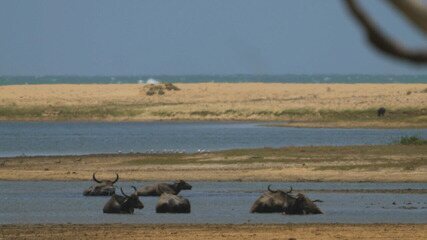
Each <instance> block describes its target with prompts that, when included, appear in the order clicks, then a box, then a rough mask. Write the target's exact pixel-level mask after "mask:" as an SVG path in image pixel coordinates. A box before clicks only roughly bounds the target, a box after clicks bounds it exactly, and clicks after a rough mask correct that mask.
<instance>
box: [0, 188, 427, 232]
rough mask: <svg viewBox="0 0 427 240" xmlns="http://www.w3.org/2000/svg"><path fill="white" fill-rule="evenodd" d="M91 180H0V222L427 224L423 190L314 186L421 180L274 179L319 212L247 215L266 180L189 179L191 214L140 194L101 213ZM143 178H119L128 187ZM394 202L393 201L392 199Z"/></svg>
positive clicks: (101, 200)
mask: <svg viewBox="0 0 427 240" xmlns="http://www.w3.org/2000/svg"><path fill="white" fill-rule="evenodd" d="M90 184H91V183H90V182H44V181H36V182H13V181H0V202H1V203H2V204H0V224H14V223H234V224H239V223H279V224H280V223H427V194H398V193H360V192H351V191H350V192H348V193H333V192H332V193H331V192H329V193H322V192H318V191H316V190H322V189H323V190H342V189H350V190H351V189H353V190H355V191H359V190H361V189H371V190H372V189H382V190H388V189H424V190H425V189H426V188H427V184H425V183H399V184H393V183H273V188H280V187H281V188H287V187H288V186H290V185H292V186H293V187H294V189H296V190H295V191H296V192H298V191H304V189H311V191H304V193H305V194H306V195H307V196H308V197H310V198H311V199H321V200H323V201H324V202H322V203H318V205H319V207H320V208H321V209H322V210H323V211H324V214H323V215H308V216H287V215H282V214H250V213H249V209H250V207H251V205H252V203H253V202H254V201H255V200H256V199H257V197H258V196H259V195H260V194H261V192H262V191H263V190H264V189H266V187H267V185H268V183H263V182H254V183H242V182H193V183H191V184H192V185H193V190H191V191H183V192H182V195H183V196H185V197H187V198H188V199H189V200H190V202H191V207H192V212H191V214H156V213H155V205H156V202H157V199H158V198H157V197H141V200H142V202H143V203H144V205H145V208H144V209H142V210H136V211H135V214H133V215H109V214H103V213H102V207H103V205H104V204H105V202H107V200H108V197H84V196H82V191H83V189H84V188H86V187H88V186H89V185H90ZM146 184H148V183H145V182H121V183H120V184H119V186H124V187H126V189H127V190H128V191H130V188H129V186H131V185H135V186H137V187H138V186H141V185H146ZM393 202H394V204H393Z"/></svg>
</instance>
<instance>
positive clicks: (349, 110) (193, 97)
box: [0, 83, 427, 128]
mask: <svg viewBox="0 0 427 240" xmlns="http://www.w3.org/2000/svg"><path fill="white" fill-rule="evenodd" d="M176 86H177V87H178V88H180V90H179V91H167V90H165V91H164V94H163V95H158V94H154V95H152V96H149V95H147V94H146V93H147V89H148V86H147V85H144V84H92V85H91V84H87V85H77V84H76V85H66V84H57V85H15V86H0V120H95V121H96V120H98V121H99V120H101V121H151V120H238V121H242V120H246V121H248V120H249V121H250V120H256V121H288V123H287V124H288V125H291V126H306V127H337V126H338V127H397V128H400V127H427V84H287V83H286V84H282V83H194V84H176ZM381 106H383V107H385V108H386V109H387V110H388V111H387V113H386V116H385V117H384V118H378V117H377V116H376V109H377V108H379V107H381Z"/></svg>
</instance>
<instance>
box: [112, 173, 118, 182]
mask: <svg viewBox="0 0 427 240" xmlns="http://www.w3.org/2000/svg"><path fill="white" fill-rule="evenodd" d="M117 181H119V174H118V173H116V180H114V181H113V184H114V183H116V182H117Z"/></svg>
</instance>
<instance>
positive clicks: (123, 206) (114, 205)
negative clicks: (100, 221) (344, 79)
mask: <svg viewBox="0 0 427 240" xmlns="http://www.w3.org/2000/svg"><path fill="white" fill-rule="evenodd" d="M132 188H133V189H134V190H135V191H134V192H133V193H132V194H131V195H130V196H128V195H126V194H125V193H124V192H123V189H122V188H120V191H121V192H122V194H123V196H119V195H116V194H113V196H111V198H110V200H108V202H107V203H106V204H105V205H104V209H103V210H102V211H103V212H104V213H128V214H132V213H133V212H134V210H135V208H137V209H143V208H144V204H142V202H141V201H140V200H139V198H138V194H137V190H136V187H134V186H132Z"/></svg>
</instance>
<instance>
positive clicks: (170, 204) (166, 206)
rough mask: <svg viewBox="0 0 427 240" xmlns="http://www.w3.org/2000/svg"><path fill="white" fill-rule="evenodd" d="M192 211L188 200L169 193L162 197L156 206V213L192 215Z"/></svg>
mask: <svg viewBox="0 0 427 240" xmlns="http://www.w3.org/2000/svg"><path fill="white" fill-rule="evenodd" d="M190 211H191V206H190V201H188V199H186V198H184V197H182V196H177V195H173V194H169V193H163V194H162V195H160V198H159V201H158V202H157V206H156V213H190Z"/></svg>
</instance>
